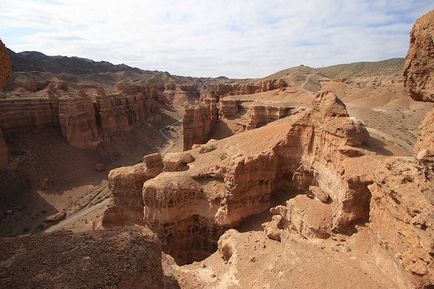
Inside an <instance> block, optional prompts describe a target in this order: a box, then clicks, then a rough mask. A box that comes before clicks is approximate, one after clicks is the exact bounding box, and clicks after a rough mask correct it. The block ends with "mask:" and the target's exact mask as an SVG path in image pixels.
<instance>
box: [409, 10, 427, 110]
mask: <svg viewBox="0 0 434 289" xmlns="http://www.w3.org/2000/svg"><path fill="white" fill-rule="evenodd" d="M433 39H434V10H433V11H431V12H429V13H427V14H426V15H424V16H422V17H421V18H419V19H418V20H417V21H416V23H415V24H414V26H413V29H412V30H411V33H410V47H409V49H408V53H407V57H406V61H405V65H404V85H405V86H406V88H407V91H408V93H409V95H410V96H411V97H412V98H413V99H414V100H420V101H434V41H433Z"/></svg>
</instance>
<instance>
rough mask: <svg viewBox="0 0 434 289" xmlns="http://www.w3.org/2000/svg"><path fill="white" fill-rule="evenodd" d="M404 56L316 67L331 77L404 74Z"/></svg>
mask: <svg viewBox="0 0 434 289" xmlns="http://www.w3.org/2000/svg"><path fill="white" fill-rule="evenodd" d="M404 61H405V59H404V58H392V59H388V60H383V61H375V62H355V63H348V64H338V65H333V66H328V67H321V68H316V70H318V71H319V72H321V73H322V74H324V75H326V76H327V77H329V78H340V79H342V78H352V77H357V76H360V75H364V76H369V75H379V74H399V75H401V74H402V69H403V66H404Z"/></svg>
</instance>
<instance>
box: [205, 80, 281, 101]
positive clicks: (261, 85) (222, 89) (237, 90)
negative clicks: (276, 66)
mask: <svg viewBox="0 0 434 289" xmlns="http://www.w3.org/2000/svg"><path fill="white" fill-rule="evenodd" d="M286 86H287V83H286V82H285V80H283V79H267V80H263V81H259V82H257V83H234V84H225V83H219V84H217V85H212V86H211V88H210V89H209V92H208V96H209V97H211V98H217V99H220V98H221V97H223V96H225V95H243V94H253V93H257V92H266V91H269V90H274V89H283V88H285V87H286Z"/></svg>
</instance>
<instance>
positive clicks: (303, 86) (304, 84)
mask: <svg viewBox="0 0 434 289" xmlns="http://www.w3.org/2000/svg"><path fill="white" fill-rule="evenodd" d="M314 75H316V72H315V73H312V74H309V75H308V77H306V80H305V81H304V82H303V84H302V85H301V88H302V89H304V90H308V89H306V88H305V86H306V84H307V83H308V82H309V80H310V78H311V77H312V76H314Z"/></svg>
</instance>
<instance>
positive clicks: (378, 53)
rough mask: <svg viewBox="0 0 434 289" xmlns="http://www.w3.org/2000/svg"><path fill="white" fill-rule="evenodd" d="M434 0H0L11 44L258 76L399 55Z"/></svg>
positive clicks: (185, 70) (1, 26)
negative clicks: (289, 68)
mask: <svg viewBox="0 0 434 289" xmlns="http://www.w3.org/2000/svg"><path fill="white" fill-rule="evenodd" d="M433 8H434V4H433V3H432V1H431V0H426V1H425V0H411V1H410V0H395V1H391V0H376V1H374V0H373V1H368V0H346V1H345V0H322V1H320V0H304V1H293V0H249V1H246V0H214V1H211V0H209V1H208V0H207V1H205V0H182V1H181V0H145V1H141V0H122V1H89V0H75V1H72V0H70V1H69V0H59V1H53V0H51V1H48V0H46V1H37V0H20V1H10V0H0V37H1V38H2V39H3V41H4V42H5V43H6V45H7V46H9V47H10V48H11V49H13V50H15V51H22V50H37V51H41V52H43V53H46V54H49V55H59V54H60V55H68V56H72V55H75V56H81V57H86V58H90V59H95V60H108V61H111V62H114V63H122V62H123V63H126V64H129V65H133V66H138V67H140V68H143V69H150V70H154V69H157V70H166V71H169V72H171V73H174V74H180V75H193V76H218V75H227V76H230V77H259V76H265V75H267V74H270V73H273V72H275V71H277V70H279V69H284V68H287V67H290V66H295V65H298V64H301V63H303V64H305V65H311V66H321V65H330V64H335V63H344V62H351V61H360V60H380V59H385V58H390V57H403V56H404V55H405V52H406V50H407V47H408V33H409V31H410V29H411V26H412V23H413V22H414V20H415V19H416V18H417V17H419V16H421V15H422V14H423V13H425V12H427V11H428V10H430V9H433Z"/></svg>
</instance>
